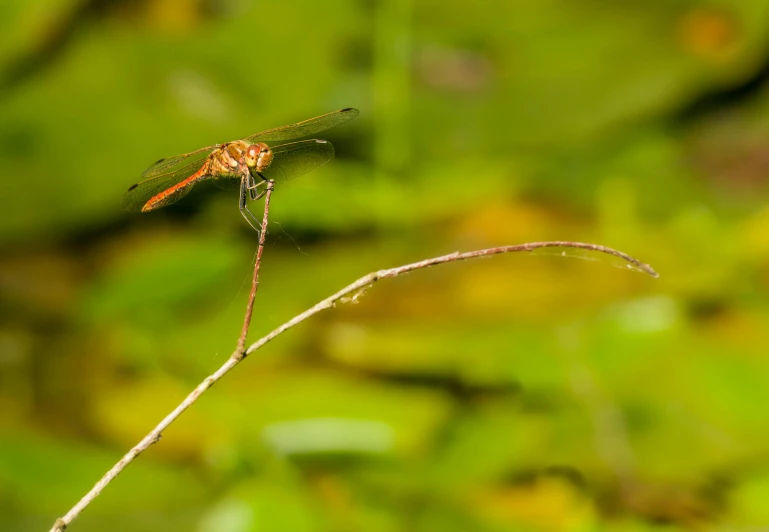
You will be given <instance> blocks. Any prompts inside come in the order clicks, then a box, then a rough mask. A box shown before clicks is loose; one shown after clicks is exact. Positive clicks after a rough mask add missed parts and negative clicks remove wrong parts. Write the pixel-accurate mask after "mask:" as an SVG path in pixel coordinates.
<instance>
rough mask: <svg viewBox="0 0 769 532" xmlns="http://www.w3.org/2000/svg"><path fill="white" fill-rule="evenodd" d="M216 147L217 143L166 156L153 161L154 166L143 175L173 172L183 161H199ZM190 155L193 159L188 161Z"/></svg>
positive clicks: (150, 175) (154, 175)
mask: <svg viewBox="0 0 769 532" xmlns="http://www.w3.org/2000/svg"><path fill="white" fill-rule="evenodd" d="M216 148H217V146H216V145H214V146H207V147H205V148H200V149H199V150H195V151H191V152H189V153H183V154H181V155H174V156H173V157H166V158H165V159H160V160H159V161H157V162H155V163H153V164H152V166H150V167H149V168H147V169H146V170H145V171H144V172H142V177H156V176H160V175H164V174H168V173H171V172H173V171H174V169H175V167H177V166H179V165H180V164H182V162H186V163H187V164H191V163H192V162H193V161H199V160H201V159H204V158H205V157H207V156H208V155H209V154H210V153H211V152H212V151H214V150H215V149H216ZM190 157H192V159H190V160H189V161H187V159H189V158H190ZM187 164H185V165H184V166H185V167H186V166H187Z"/></svg>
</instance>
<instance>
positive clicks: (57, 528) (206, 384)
mask: <svg viewBox="0 0 769 532" xmlns="http://www.w3.org/2000/svg"><path fill="white" fill-rule="evenodd" d="M268 194H269V193H268ZM268 199H269V195H268ZM266 219H267V205H266V206H265V217H264V222H263V227H262V235H261V236H260V244H259V245H260V251H259V252H258V255H257V261H256V266H255V269H254V270H255V271H254V281H253V283H252V288H251V295H250V299H249V304H248V307H247V311H246V312H247V318H246V322H244V332H242V333H241V337H240V339H239V341H238V348H237V349H236V350H235V352H234V353H233V354H232V355H231V356H230V358H229V359H227V361H226V362H225V363H224V364H223V365H222V367H220V368H219V369H218V370H216V372H214V373H212V374H211V375H209V376H208V377H206V378H205V379H204V380H203V382H201V383H200V384H199V385H198V386H197V387H196V388H195V389H194V390H193V391H192V392H191V393H190V394H189V395H188V396H187V397H186V398H185V399H184V401H182V402H181V404H180V405H179V406H177V407H176V408H175V409H174V410H173V411H172V412H171V413H170V414H168V415H167V416H166V417H165V418H164V419H163V420H162V421H161V422H160V423H159V424H158V425H157V426H156V427H155V428H154V429H152V431H151V432H150V433H149V434H147V436H145V437H144V439H142V440H141V441H140V442H139V443H138V444H137V445H136V446H135V447H134V448H133V449H131V450H130V451H129V452H128V453H127V454H126V455H125V456H124V457H123V458H121V459H120V461H119V462H118V463H117V464H115V465H114V466H113V467H112V468H111V469H110V470H109V471H107V473H106V474H105V475H104V476H103V477H102V479H101V480H99V482H97V483H96V485H95V486H94V487H93V488H92V489H91V491H89V492H88V493H87V494H86V495H85V496H84V497H83V498H82V499H81V500H80V502H78V503H77V504H76V505H75V506H74V507H73V508H72V509H71V510H70V511H69V512H68V513H67V514H66V515H65V516H64V517H62V518H59V519H57V520H56V523H55V524H54V526H53V528H52V529H51V532H63V531H64V529H65V528H66V527H67V526H68V525H69V524H70V523H71V522H72V521H73V520H74V519H75V518H76V517H77V516H78V515H79V514H80V512H81V511H83V509H84V508H85V507H86V506H88V504H90V503H91V501H93V499H95V498H96V497H97V496H98V495H99V494H100V493H101V491H102V490H103V489H104V488H105V487H106V486H107V484H109V483H110V482H111V481H112V480H113V479H114V478H115V477H116V476H117V475H118V474H119V473H120V472H121V471H122V470H123V469H124V468H125V467H126V466H127V465H128V464H129V463H131V462H132V461H133V460H134V459H135V458H136V457H137V456H139V454H141V453H142V452H143V451H145V450H146V449H147V448H148V447H149V446H150V445H152V444H153V443H157V442H158V441H160V438H161V436H162V433H163V431H164V430H165V429H166V427H168V426H169V425H170V424H171V423H173V422H174V421H175V420H176V418H178V417H179V416H180V415H181V414H182V412H184V411H185V410H187V408H189V407H190V406H191V405H192V404H193V403H194V402H195V401H197V399H198V398H199V397H200V396H201V395H202V394H203V393H204V392H205V391H206V390H208V389H209V388H210V387H211V386H212V385H213V384H214V383H215V382H217V381H218V380H219V379H221V378H222V377H223V376H224V375H226V374H227V372H229V371H230V370H231V369H232V368H234V367H235V366H236V365H237V364H238V363H239V362H240V361H241V360H243V359H244V358H245V357H246V356H247V355H249V354H251V353H253V352H254V351H256V350H257V349H259V348H260V347H262V346H263V345H265V344H266V343H268V342H269V341H271V340H272V339H274V338H275V337H277V336H279V335H280V334H282V333H284V332H285V331H287V330H288V329H291V328H292V327H294V326H296V325H298V324H299V323H301V322H303V321H305V320H306V319H307V318H309V317H311V316H314V315H315V314H318V313H319V312H321V311H323V310H326V309H329V308H331V307H333V306H334V305H335V304H336V303H337V302H346V301H354V300H356V299H357V298H358V297H359V296H360V295H361V294H362V293H363V292H365V290H366V289H367V288H368V287H369V286H371V285H372V284H373V283H375V282H376V281H378V280H380V279H387V278H390V277H397V276H399V275H403V274H404V273H409V272H412V271H414V270H418V269H422V268H428V267H430V266H436V265H438V264H446V263H449V262H458V261H463V260H468V259H474V258H478V257H488V256H491V255H499V254H502V253H513V252H518V251H534V250H535V249H541V248H572V249H581V250H587V251H595V252H599V253H605V254H608V255H612V256H614V257H617V258H619V259H622V260H624V261H625V262H626V263H627V265H628V267H630V268H631V269H635V270H638V271H642V272H645V273H647V274H649V275H651V276H652V277H657V272H655V271H654V270H653V269H652V267H651V266H649V265H648V264H644V263H643V262H641V261H639V260H637V259H635V258H633V257H631V256H630V255H627V254H625V253H622V252H621V251H617V250H615V249H612V248H608V247H605V246H601V245H598V244H585V243H582V242H562V241H558V242H531V243H528V244H519V245H517V246H501V247H496V248H489V249H481V250H477V251H469V252H467V253H459V252H456V253H451V254H449V255H443V256H441V257H434V258H431V259H425V260H423V261H420V262H414V263H412V264H406V265H404V266H399V267H397V268H390V269H388V270H379V271H377V272H372V273H369V274H368V275H365V276H363V277H361V278H360V279H358V280H357V281H355V282H354V283H352V284H350V285H348V286H346V287H345V288H343V289H341V290H340V291H338V292H337V293H335V294H334V295H332V296H330V297H328V298H326V299H324V300H323V301H321V302H320V303H318V304H317V305H315V306H313V307H312V308H310V309H308V310H306V311H304V312H302V313H301V314H299V315H298V316H296V317H294V318H293V319H291V320H289V321H287V322H286V323H284V324H283V325H281V326H280V327H278V328H277V329H274V330H273V331H272V332H270V333H269V334H267V335H266V336H264V337H262V338H261V339H259V340H257V341H256V342H254V343H253V344H251V345H250V346H249V347H248V349H246V350H245V351H244V350H243V349H242V348H241V345H240V344H241V340H243V341H244V339H245V333H247V332H248V321H250V320H249V319H248V316H250V313H251V312H252V311H253V296H254V295H255V294H256V287H257V286H258V278H257V277H258V267H259V262H260V259H261V254H260V253H261V248H262V247H263V237H264V232H265V231H264V229H266Z"/></svg>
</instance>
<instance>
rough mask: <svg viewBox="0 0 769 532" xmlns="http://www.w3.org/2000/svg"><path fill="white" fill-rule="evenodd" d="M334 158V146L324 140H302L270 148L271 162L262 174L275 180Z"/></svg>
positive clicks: (285, 179)
mask: <svg viewBox="0 0 769 532" xmlns="http://www.w3.org/2000/svg"><path fill="white" fill-rule="evenodd" d="M333 158H334V146H332V145H331V143H330V142H328V141H326V140H316V139H313V140H303V141H300V142H292V143H291V144H282V145H280V146H275V147H274V148H272V162H271V163H270V166H268V167H267V168H266V169H265V170H263V171H262V175H263V176H264V177H266V178H267V179H272V180H274V181H276V182H281V181H287V180H289V179H291V178H294V177H297V176H300V175H303V174H306V173H307V172H310V171H312V170H315V169H316V168H318V167H319V166H323V165H324V164H326V163H327V162H328V161H330V160H331V159H333Z"/></svg>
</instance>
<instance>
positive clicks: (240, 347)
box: [235, 181, 275, 356]
mask: <svg viewBox="0 0 769 532" xmlns="http://www.w3.org/2000/svg"><path fill="white" fill-rule="evenodd" d="M274 186H275V183H273V182H272V181H268V182H267V195H266V196H265V198H264V216H263V217H262V230H261V232H260V233H259V247H258V248H257V250H256V261H255V262H254V277H253V278H252V279H251V292H250V293H249V294H248V304H247V305H246V315H245V317H244V318H243V329H242V330H241V331H240V338H238V343H237V348H236V349H235V352H236V353H240V355H239V356H242V353H243V351H244V350H245V348H246V336H248V326H249V325H251V316H252V315H253V314H254V300H255V299H256V291H257V290H258V289H259V266H260V265H261V264H262V252H263V251H264V238H265V236H266V235H267V217H268V215H269V213H270V196H272V190H273V187H274Z"/></svg>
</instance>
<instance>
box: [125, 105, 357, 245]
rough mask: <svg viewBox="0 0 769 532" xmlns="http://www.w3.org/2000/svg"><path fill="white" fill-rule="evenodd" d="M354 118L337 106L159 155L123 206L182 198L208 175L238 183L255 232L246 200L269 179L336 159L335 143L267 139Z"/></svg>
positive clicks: (149, 207)
mask: <svg viewBox="0 0 769 532" xmlns="http://www.w3.org/2000/svg"><path fill="white" fill-rule="evenodd" d="M356 116H358V110H357V109H353V108H347V109H340V110H339V111H334V112H332V113H327V114H325V115H321V116H317V117H315V118H310V119H309V120H304V121H303V122H298V123H296V124H289V125H286V126H280V127H276V128H273V129H268V130H266V131H262V132H260V133H255V134H254V135H251V136H249V137H246V138H244V139H242V140H235V141H232V142H225V143H224V144H214V145H213V146H207V147H205V148H200V149H199V150H195V151H192V152H189V153H185V154H182V155H176V156H174V157H167V158H165V159H160V160H159V161H157V162H156V163H155V164H153V165H152V166H150V167H149V168H147V169H146V170H145V171H144V173H143V174H142V177H143V178H144V180H143V181H141V182H139V183H136V184H135V185H132V186H131V187H130V188H129V189H128V191H126V193H125V194H124V195H123V202H122V206H123V208H124V209H126V210H129V211H141V212H148V211H154V210H155V209H159V208H161V207H165V206H166V205H170V204H171V203H174V202H176V201H178V200H180V199H181V198H183V197H184V196H186V195H187V193H189V191H190V190H191V189H192V187H193V186H194V185H195V183H198V182H200V181H204V180H208V179H211V180H213V181H214V182H215V183H217V184H220V185H224V186H225V188H226V187H227V185H236V186H237V185H238V184H239V185H240V186H239V188H240V198H239V201H238V207H239V208H240V212H241V214H243V217H244V218H245V219H246V221H247V222H248V223H249V224H250V225H251V227H253V228H254V229H256V230H257V231H258V230H259V229H258V225H259V223H258V221H257V219H256V217H255V216H254V215H253V214H252V213H251V211H249V210H248V200H249V199H251V200H252V201H253V200H256V199H258V198H260V197H261V196H262V194H264V191H262V186H263V185H265V184H266V183H267V181H275V182H276V183H277V182H281V181H286V180H288V179H291V178H293V177H297V176H300V175H302V174H306V173H307V172H309V171H311V170H314V169H316V168H318V167H319V166H321V165H323V164H325V163H327V162H328V161H330V160H331V159H332V158H333V157H334V147H333V146H332V145H331V143H330V142H328V141H326V140H318V139H311V140H302V141H298V142H289V143H286V144H278V145H276V146H268V145H267V144H265V142H285V141H290V140H296V139H300V138H302V137H308V136H310V135H314V134H316V133H320V132H321V131H325V130H327V129H329V128H332V127H334V126H338V125H339V124H343V123H345V122H347V121H348V120H352V119H353V118H355V117H356Z"/></svg>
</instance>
